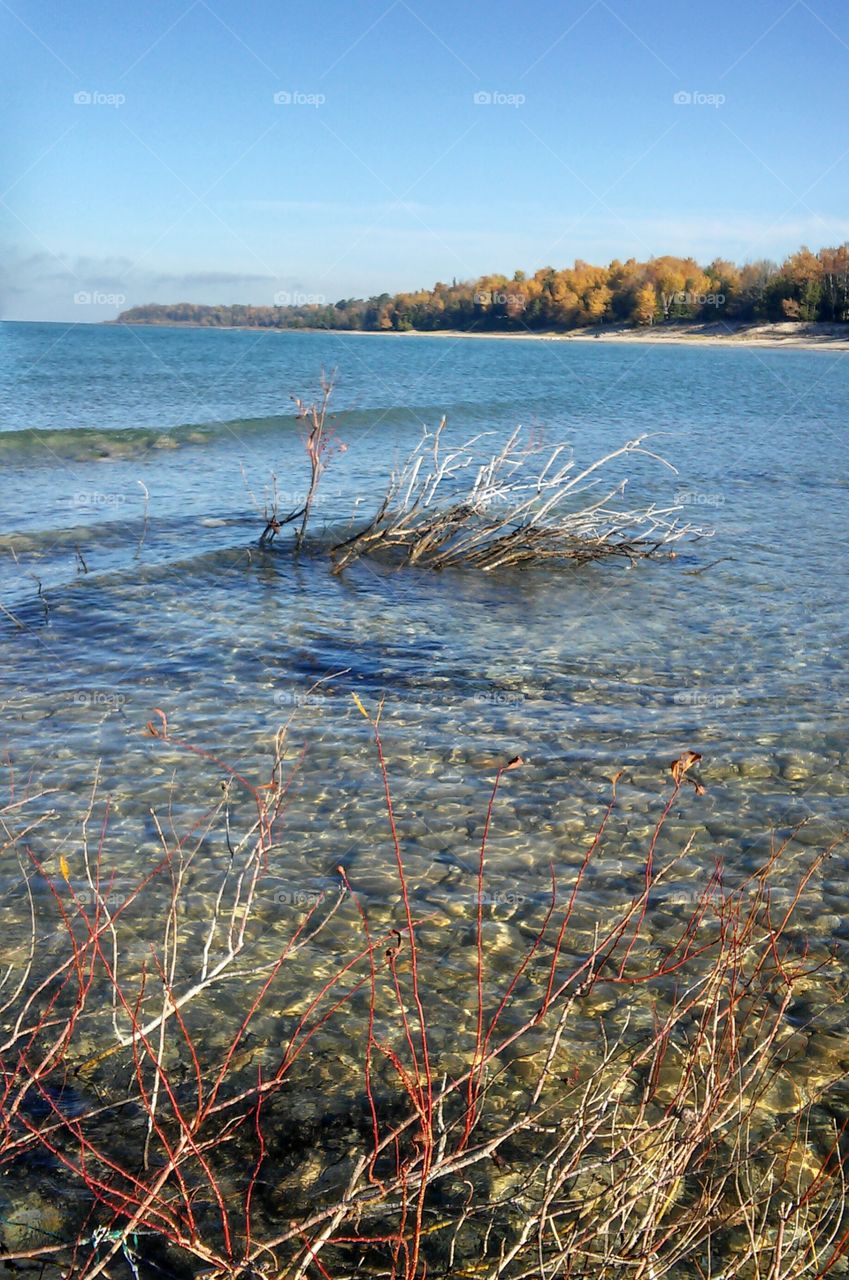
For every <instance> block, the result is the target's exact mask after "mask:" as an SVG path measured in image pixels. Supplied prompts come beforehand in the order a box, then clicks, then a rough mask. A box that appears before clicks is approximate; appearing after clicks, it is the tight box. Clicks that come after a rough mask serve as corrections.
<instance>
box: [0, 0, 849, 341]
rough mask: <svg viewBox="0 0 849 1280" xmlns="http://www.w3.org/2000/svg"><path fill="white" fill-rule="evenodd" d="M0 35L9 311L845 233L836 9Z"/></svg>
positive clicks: (771, 247) (450, 12)
mask: <svg viewBox="0 0 849 1280" xmlns="http://www.w3.org/2000/svg"><path fill="white" fill-rule="evenodd" d="M0 40H2V47H3V49H4V60H5V63H6V67H5V72H4V77H3V82H2V88H0V94H2V99H3V108H4V115H5V119H6V124H7V128H6V130H5V131H4V138H5V140H4V143H3V152H2V158H0V165H2V177H1V179H0V191H2V203H0V246H2V298H0V303H2V314H4V315H5V316H6V317H7V318H18V319H39V318H41V319H62V320H86V321H87V320H100V319H107V318H109V317H110V316H114V315H115V314H116V313H117V311H118V310H119V309H120V308H122V307H124V306H130V305H133V304H136V303H142V302H152V301H156V302H175V301H192V302H210V303H222V302H225V303H226V302H251V303H255V304H271V303H273V302H274V301H275V298H278V299H279V298H280V297H281V295H282V296H284V297H285V296H286V295H292V296H293V298H296V299H297V298H303V296H304V295H312V296H314V297H315V298H316V299H321V300H323V299H325V298H326V299H327V300H328V301H335V300H336V299H337V298H340V297H345V296H352V295H357V296H362V295H366V294H371V293H377V292H380V291H382V290H384V289H385V290H387V291H389V292H395V291H396V290H399V289H412V288H418V287H423V286H430V285H432V284H433V283H434V282H435V281H437V280H450V279H452V278H454V277H456V278H458V279H467V278H472V277H475V276H478V275H480V274H483V273H486V272H491V271H503V272H506V273H511V274H512V272H513V271H514V270H515V269H517V268H522V269H524V270H527V271H533V270H536V269H537V268H538V267H541V266H548V265H551V266H555V267H562V266H565V265H569V264H571V262H572V261H573V260H574V259H575V258H576V257H580V258H585V259H587V260H589V261H591V262H608V261H609V260H610V259H611V258H613V257H619V258H626V257H629V256H635V257H638V258H641V259H643V258H646V257H649V256H651V255H659V254H662V253H665V252H668V253H681V254H690V253H692V254H693V255H694V256H696V257H697V258H698V259H700V260H701V261H703V262H705V261H708V260H710V259H711V258H712V257H715V256H716V255H723V256H727V257H731V258H734V259H736V260H738V261H745V260H750V259H755V258H762V257H773V258H781V257H782V256H783V255H784V254H785V253H787V252H788V251H791V250H794V249H796V248H798V247H799V245H800V244H802V243H806V244H808V245H809V246H810V247H811V248H813V249H816V248H819V247H821V246H822V245H824V244H837V243H840V242H841V241H844V240H847V239H849V136H847V129H846V123H847V86H849V5H847V4H846V0H810V2H809V0H710V2H709V3H704V0H524V3H520V2H519V0H427V2H425V0H240V2H239V3H236V0H74V2H73V3H71V2H69V0H9V3H7V2H6V0H0ZM682 98H683V99H684V100H681V99H682ZM75 299H77V301H75ZM80 299H82V301H80ZM87 299H88V300H87Z"/></svg>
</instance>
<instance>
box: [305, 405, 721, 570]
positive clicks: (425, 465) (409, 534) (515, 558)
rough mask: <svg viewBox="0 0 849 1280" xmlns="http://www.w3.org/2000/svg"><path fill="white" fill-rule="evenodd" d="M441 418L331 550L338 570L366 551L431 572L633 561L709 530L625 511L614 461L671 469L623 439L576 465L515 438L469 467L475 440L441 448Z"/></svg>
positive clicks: (672, 511) (646, 508)
mask: <svg viewBox="0 0 849 1280" xmlns="http://www.w3.org/2000/svg"><path fill="white" fill-rule="evenodd" d="M444 429H445V419H444V418H443V420H442V422H441V423H440V424H439V427H438V428H437V430H436V431H435V432H433V433H425V436H424V437H423V439H422V440H421V441H420V443H419V444H418V446H417V447H416V449H414V451H413V452H412V454H411V455H410V457H409V458H408V459H407V461H406V462H405V463H404V465H403V466H402V467H401V469H400V470H398V471H396V472H394V473H393V474H392V476H391V479H390V482H389V485H388V488H387V491H386V494H385V495H384V498H383V501H382V502H381V504H380V506H379V507H378V510H377V512H376V513H375V515H374V516H373V517H372V519H371V520H370V521H369V522H368V523H367V524H366V525H365V526H363V527H362V528H360V529H359V530H357V531H356V532H355V533H354V534H353V535H352V536H350V537H349V538H347V539H346V540H345V541H344V542H341V543H338V544H337V545H336V546H335V547H333V548H332V552H331V554H332V556H333V560H334V570H335V572H337V573H339V572H341V570H342V569H344V568H345V567H346V566H347V565H349V564H351V563H352V561H354V560H356V559H358V558H359V557H360V556H362V555H373V554H375V553H376V552H384V553H387V554H390V555H395V556H396V557H400V558H401V559H402V561H403V562H406V563H410V564H419V565H422V566H426V567H428V568H432V569H445V568H449V567H451V566H459V565H465V566H468V567H473V568H477V569H481V570H483V571H484V572H489V571H491V570H493V569H498V568H503V567H506V566H511V565H521V564H528V563H534V562H537V561H542V560H546V561H567V560H572V561H577V562H579V563H582V562H585V561H589V560H599V559H603V558H605V557H608V556H625V557H627V558H629V559H632V560H633V559H639V558H642V557H644V556H648V555H651V554H653V553H655V552H656V551H658V550H659V549H660V548H661V547H667V546H669V545H670V544H671V543H674V542H678V541H680V540H681V539H682V538H686V537H696V536H705V534H706V531H705V530H702V529H699V528H697V527H696V526H694V525H691V524H689V523H686V522H681V521H680V519H679V513H680V511H681V510H682V508H681V506H680V505H671V506H658V505H657V504H656V503H649V504H648V505H638V506H631V505H629V504H627V503H626V502H624V501H623V499H624V495H625V491H626V487H627V484H628V481H627V479H623V480H617V481H615V482H612V481H609V480H608V481H606V475H607V474H608V473H609V471H610V468H611V464H613V463H614V462H616V461H617V460H618V459H621V458H627V457H634V456H640V457H644V458H650V459H652V460H654V461H656V462H658V463H660V464H661V465H662V466H665V467H668V468H669V469H670V470H672V471H674V470H675V468H674V467H672V466H671V465H670V464H669V463H668V462H667V461H666V460H665V459H663V458H661V457H660V456H659V455H658V454H656V453H654V452H652V450H650V449H649V448H647V447H646V444H645V441H646V440H647V439H648V437H647V436H639V437H638V438H636V439H634V440H629V441H628V442H627V443H626V444H623V445H621V446H620V447H619V448H618V449H614V450H612V451H611V452H610V453H608V454H605V456H604V457H602V458H599V459H598V460H597V461H596V462H593V463H591V464H590V465H589V466H586V467H583V468H582V469H579V467H578V465H577V463H576V461H575V459H574V458H573V457H571V456H568V455H567V450H566V446H565V445H563V444H558V445H556V446H554V448H551V449H541V448H539V447H538V446H535V445H533V444H527V443H525V442H524V441H523V439H522V433H521V429H517V430H516V431H514V432H513V434H512V435H511V436H510V438H509V439H508V440H507V442H506V444H504V445H503V447H502V448H501V449H500V451H499V452H497V453H495V454H493V455H492V456H491V457H490V458H489V460H488V461H486V462H484V463H483V464H477V465H476V463H475V457H476V452H477V450H476V446H477V445H478V443H479V441H480V440H481V439H483V438H484V437H483V436H480V435H479V436H475V437H474V438H473V439H471V440H469V441H466V442H465V443H464V444H461V445H459V446H458V447H456V448H453V449H450V450H445V449H444V448H443V433H444Z"/></svg>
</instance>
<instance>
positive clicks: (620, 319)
mask: <svg viewBox="0 0 849 1280" xmlns="http://www.w3.org/2000/svg"><path fill="white" fill-rule="evenodd" d="M688 320H690V321H702V322H704V321H709V320H734V321H753V320H764V321H781V320H825V321H837V322H840V323H845V322H847V321H849V242H848V243H846V244H843V245H840V246H839V247H838V248H836V249H821V250H820V251H819V252H818V253H812V252H811V251H810V249H807V248H802V249H800V250H799V252H798V253H794V254H792V255H791V256H790V257H789V258H787V259H786V260H785V261H784V262H782V263H781V264H780V265H779V264H778V263H775V262H770V261H768V260H762V261H759V262H750V263H747V264H746V265H745V266H742V267H739V266H736V265H735V264H734V263H733V262H728V261H726V260H725V259H723V258H716V259H714V261H713V262H711V263H709V264H708V265H707V266H705V267H700V266H699V264H698V263H697V262H696V261H695V260H694V259H693V258H675V257H670V256H666V257H662V258H651V259H650V260H649V261H648V262H637V261H636V259H634V258H629V259H628V261H627V262H619V261H618V260H614V261H613V262H611V263H610V265H609V266H607V267H593V266H591V265H590V264H589V263H587V262H582V261H577V262H576V263H575V265H574V266H572V267H567V268H565V269H564V270H562V271H556V270H555V269H554V268H553V267H543V268H542V269H541V270H540V271H537V272H535V273H534V275H532V276H527V275H526V274H525V273H524V272H523V271H517V272H516V273H515V274H514V275H513V276H512V277H508V276H503V275H490V276H481V277H480V279H478V280H473V281H464V282H462V283H458V282H457V281H456V280H455V281H453V282H452V283H451V284H436V285H434V287H433V288H432V289H421V290H419V291H418V292H415V293H396V294H389V293H381V294H379V295H378V296H377V297H372V298H343V299H341V300H340V301H339V302H336V303H325V302H322V301H316V300H315V299H314V296H312V295H311V296H310V298H309V301H306V302H299V301H298V296H297V295H295V301H294V302H292V303H288V304H287V305H280V306H202V305H199V304H197V303H192V302H181V303H176V304H173V305H160V304H156V303H150V304H148V305H147V306H141V307H132V308H131V309H130V310H129V311H124V312H122V313H121V315H120V316H119V317H118V321H119V323H124V324H192V325H202V326H204V327H210V328H214V327H219V326H239V327H252V328H270V329H348V330H350V329H353V330H370V331H376V332H381V331H386V332H400V333H404V332H410V331H412V330H420V331H424V332H428V331H433V330H437V329H460V330H472V329H475V330H483V331H486V330H493V331H495V330H498V331H505V330H508V331H509V330H514V331H521V330H526V329H530V330H546V329H575V328H581V327H587V326H595V325H600V324H622V323H630V324H634V325H653V324H662V323H664V322H668V321H688Z"/></svg>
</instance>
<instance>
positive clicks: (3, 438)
mask: <svg viewBox="0 0 849 1280" xmlns="http://www.w3.org/2000/svg"><path fill="white" fill-rule="evenodd" d="M451 408H452V410H453V411H454V412H456V413H462V416H463V417H464V419H466V420H467V421H468V419H469V418H470V417H472V418H475V419H479V418H482V417H483V412H482V407H481V406H480V405H472V404H455V405H453V406H451ZM443 412H444V409H443V407H441V406H437V405H422V406H415V407H406V406H404V407H402V406H398V405H393V406H390V407H388V408H380V407H377V408H371V409H348V410H342V411H340V412H338V413H334V414H333V415H332V423H333V426H334V428H335V430H336V431H337V432H338V431H340V430H341V431H345V432H356V431H357V430H359V429H363V428H373V427H374V426H376V425H378V426H380V427H381V428H382V429H384V430H392V429H393V428H401V429H402V430H408V431H413V432H414V433H416V432H418V431H420V430H421V429H422V428H423V427H425V426H427V427H430V428H433V427H435V426H436V425H437V423H438V422H439V419H440V417H441V416H442V413H443ZM298 430H299V425H298V419H297V418H296V416H295V415H294V414H291V413H290V414H277V415H274V416H269V417H258V418H231V419H225V420H222V421H220V422H187V423H182V424H181V425H179V426H174V427H26V428H21V429H18V430H13V431H0V462H3V463H6V464H7V465H9V464H15V463H17V464H19V465H25V466H44V467H54V466H56V464H57V463H62V462H102V461H113V460H114V461H123V460H124V459H133V458H138V457H141V456H143V455H145V454H149V453H150V452H151V451H154V452H168V451H169V450H179V449H200V448H204V447H208V446H210V445H215V444H218V443H220V442H224V443H227V444H235V445H238V443H239V441H240V440H249V439H252V438H255V439H261V438H262V437H263V436H264V435H275V434H277V435H279V434H281V433H284V434H292V433H294V432H296V431H298Z"/></svg>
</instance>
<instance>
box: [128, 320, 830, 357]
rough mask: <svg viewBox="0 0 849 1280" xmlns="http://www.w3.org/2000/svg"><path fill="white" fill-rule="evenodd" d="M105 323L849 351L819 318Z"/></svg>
mask: <svg viewBox="0 0 849 1280" xmlns="http://www.w3.org/2000/svg"><path fill="white" fill-rule="evenodd" d="M106 323H107V324H108V325H110V326H112V327H119V328H128V329H130V328H139V329H209V330H220V331H223V332H227V333H233V332H244V333H266V332H267V333H278V334H288V333H312V334H315V333H319V334H328V335H330V334H337V335H353V336H355V337H364V338H454V339H457V338H469V339H477V340H478V341H481V340H493V341H497V342H603V343H635V344H641V345H649V346H691V347H735V348H740V347H752V348H772V349H774V350H780V349H782V348H783V349H788V348H789V349H792V350H796V351H800V350H813V351H849V325H838V324H833V325H832V324H823V323H821V322H820V323H817V322H810V323H800V322H797V321H788V322H787V323H785V324H768V323H752V324H745V325H736V326H734V327H731V326H729V325H724V324H694V325H688V324H677V325H672V324H670V325H658V326H650V327H648V328H645V329H643V328H639V329H638V328H632V327H630V326H627V325H615V326H610V327H605V328H599V329H570V330H567V331H565V332H564V331H562V330H553V331H552V330H545V331H540V332H539V333H536V332H533V333H531V332H528V333H516V332H509V333H498V332H489V331H486V332H482V331H480V330H468V329H433V330H426V329H408V330H407V331H406V332H401V331H399V330H395V329H384V330H378V329H307V328H302V329H301V328H291V329H284V328H280V329H275V328H269V327H267V326H263V325H203V324H180V323H179V322H171V323H167V322H166V323H159V322H156V321H153V322H148V321H138V322H136V321H131V322H129V323H125V322H121V323H120V324H119V323H118V322H117V321H114V320H111V321H106Z"/></svg>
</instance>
